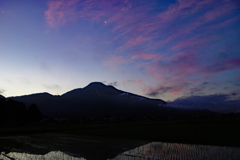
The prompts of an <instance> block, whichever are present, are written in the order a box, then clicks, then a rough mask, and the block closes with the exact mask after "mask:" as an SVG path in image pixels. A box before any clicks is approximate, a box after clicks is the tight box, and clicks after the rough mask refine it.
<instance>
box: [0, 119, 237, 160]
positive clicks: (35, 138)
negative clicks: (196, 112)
mask: <svg viewBox="0 0 240 160" xmlns="http://www.w3.org/2000/svg"><path fill="white" fill-rule="evenodd" d="M239 135H240V124H239V123H215V122H214V123H213V122H209V123H206V122H204V123H175V122H171V123H159V122H144V123H134V122H129V123H124V124H123V123H120V124H114V123H108V124H84V125H68V124H65V125H53V126H38V127H36V126H33V127H28V128H6V129H3V130H0V153H1V156H0V159H1V160H2V159H4V160H5V159H9V158H13V159H24V158H25V159H29V157H30V159H43V160H45V159H59V157H60V159H81V160H85V159H86V160H192V159H194V160H195V159H196V160H208V159H209V160H210V159H211V160H235V159H236V160H238V159H240V136H239ZM26 157H28V158H26ZM61 157H62V158H61Z"/></svg>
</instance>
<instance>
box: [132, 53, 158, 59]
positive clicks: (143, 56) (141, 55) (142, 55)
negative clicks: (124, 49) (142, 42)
mask: <svg viewBox="0 0 240 160" xmlns="http://www.w3.org/2000/svg"><path fill="white" fill-rule="evenodd" d="M157 57H159V55H158V54H147V53H144V52H142V53H139V54H136V55H134V56H132V57H131V59H144V60H150V59H156V58H157Z"/></svg>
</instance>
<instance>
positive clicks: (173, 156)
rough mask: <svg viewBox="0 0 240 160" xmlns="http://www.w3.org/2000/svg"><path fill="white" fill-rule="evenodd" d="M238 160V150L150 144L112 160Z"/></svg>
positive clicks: (159, 143)
mask: <svg viewBox="0 0 240 160" xmlns="http://www.w3.org/2000/svg"><path fill="white" fill-rule="evenodd" d="M149 159H150V160H152V159H154V160H155V159H156V160H158V159H159V160H160V159H164V160H193V159H194V160H212V159H217V160H226V159H231V160H239V159H240V148H234V147H218V146H206V145H190V144H178V143H162V142H152V143H149V144H147V145H144V146H141V147H138V148H135V149H132V150H129V151H126V152H123V153H122V154H119V155H118V156H117V157H115V158H114V159H112V160H149Z"/></svg>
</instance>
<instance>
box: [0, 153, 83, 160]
mask: <svg viewBox="0 0 240 160" xmlns="http://www.w3.org/2000/svg"><path fill="white" fill-rule="evenodd" d="M0 159H1V160H10V159H16V160H29V159H31V160H59V159H64V160H85V159H84V158H77V157H72V156H69V155H67V154H65V153H63V152H60V151H52V152H49V153H47V154H45V155H36V154H27V153H16V152H10V153H8V154H4V153H1V155H0Z"/></svg>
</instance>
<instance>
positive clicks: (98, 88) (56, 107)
mask: <svg viewBox="0 0 240 160" xmlns="http://www.w3.org/2000/svg"><path fill="white" fill-rule="evenodd" d="M8 99H13V100H17V101H20V102H24V103H25V105H26V107H28V106H30V105H31V104H32V103H35V104H36V105H37V106H38V108H39V110H40V111H41V112H42V113H43V114H44V115H47V116H49V117H65V118H66V117H68V118H69V117H71V118H80V117H104V116H105V115H112V116H115V117H117V116H119V117H123V116H125V117H129V116H170V115H178V114H183V113H185V111H183V110H181V109H174V108H168V107H166V102H165V101H163V100H161V99H150V98H147V97H143V96H139V95H136V94H133V93H129V92H125V91H122V90H118V89H116V88H115V87H113V86H108V85H105V84H103V83H101V82H92V83H90V84H89V85H87V86H86V87H84V88H77V89H73V90H71V91H69V92H66V93H64V94H62V95H61V96H56V95H51V94H49V93H46V92H43V93H35V94H31V95H24V96H18V97H8Z"/></svg>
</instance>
